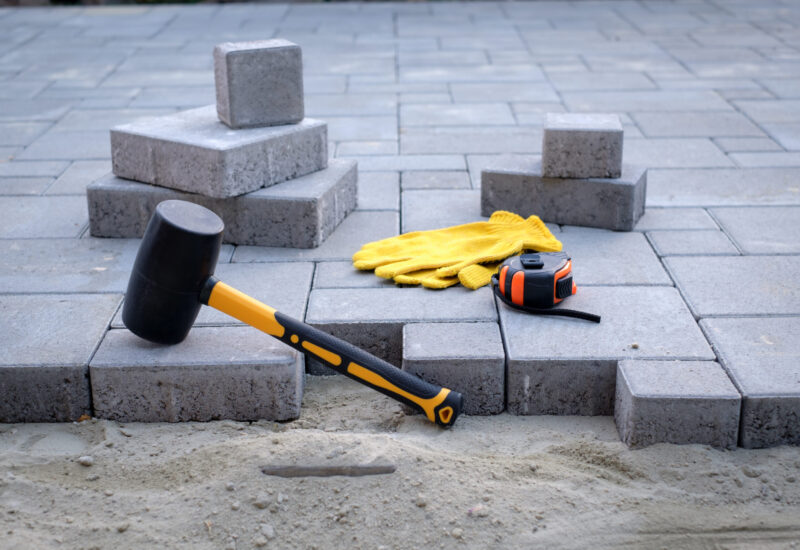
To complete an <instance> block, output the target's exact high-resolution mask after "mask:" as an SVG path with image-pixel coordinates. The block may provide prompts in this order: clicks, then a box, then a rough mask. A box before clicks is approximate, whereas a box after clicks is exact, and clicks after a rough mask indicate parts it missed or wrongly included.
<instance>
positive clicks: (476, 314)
mask: <svg viewBox="0 0 800 550" xmlns="http://www.w3.org/2000/svg"><path fill="white" fill-rule="evenodd" d="M342 304H347V307H346V308H344V307H342ZM496 319H497V311H496V310H495V307H494V300H493V298H492V294H491V291H490V289H489V288H488V287H484V288H480V289H478V290H468V289H466V288H463V287H455V288H448V289H447V290H445V291H435V290H430V289H427V288H422V287H391V288H388V287H385V288H359V289H354V288H323V289H314V290H312V291H311V296H310V297H309V299H308V310H307V312H306V319H305V320H306V322H307V323H308V324H310V325H313V326H315V327H317V328H319V329H321V330H324V331H326V332H329V333H330V334H333V335H334V336H337V337H339V338H342V339H344V340H346V341H348V342H350V343H351V344H353V345H355V346H359V347H361V348H364V349H366V350H367V351H369V352H370V353H372V354H373V355H376V356H378V357H380V358H381V359H383V360H385V361H388V362H389V363H392V364H393V365H396V366H400V364H401V362H402V359H403V345H402V339H403V326H404V325H406V324H408V323H424V322H437V323H441V322H479V321H485V322H492V321H496ZM308 363H309V364H310V365H307V368H308V370H309V372H312V373H314V374H318V373H321V372H324V371H323V370H322V369H321V368H320V366H319V364H317V365H314V364H313V363H315V362H313V361H309V362H308Z"/></svg>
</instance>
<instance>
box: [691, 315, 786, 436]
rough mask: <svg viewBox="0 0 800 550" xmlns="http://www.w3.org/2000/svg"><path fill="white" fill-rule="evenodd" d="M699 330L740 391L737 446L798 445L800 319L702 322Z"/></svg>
mask: <svg viewBox="0 0 800 550" xmlns="http://www.w3.org/2000/svg"><path fill="white" fill-rule="evenodd" d="M700 326H701V327H702V328H703V330H704V331H705V333H706V335H707V336H708V339H709V340H710V341H711V343H712V344H713V346H714V349H715V350H716V351H717V353H718V354H719V357H720V362H721V363H722V365H723V366H724V367H725V369H726V370H727V372H728V374H729V375H730V377H731V379H732V380H733V382H734V383H735V384H736V387H737V388H738V389H739V391H740V392H741V393H742V420H741V425H740V430H739V444H740V445H741V446H743V447H747V448H760V447H773V446H776V445H787V444H788V445H798V444H800V344H798V339H797V336H798V335H799V334H800V317H783V318H764V317H746V318H736V319H703V320H702V321H700Z"/></svg>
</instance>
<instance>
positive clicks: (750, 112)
mask: <svg viewBox="0 0 800 550" xmlns="http://www.w3.org/2000/svg"><path fill="white" fill-rule="evenodd" d="M735 104H736V107H738V108H739V109H741V111H742V112H743V113H745V114H746V115H747V116H749V117H750V118H752V119H753V120H755V121H756V122H757V123H759V124H763V123H765V122H800V99H765V100H757V99H753V100H749V99H743V100H740V101H736V102H735Z"/></svg>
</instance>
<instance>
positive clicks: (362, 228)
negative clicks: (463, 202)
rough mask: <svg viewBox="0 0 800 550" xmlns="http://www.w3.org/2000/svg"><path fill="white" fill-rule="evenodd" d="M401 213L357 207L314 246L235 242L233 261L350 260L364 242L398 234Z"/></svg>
mask: <svg viewBox="0 0 800 550" xmlns="http://www.w3.org/2000/svg"><path fill="white" fill-rule="evenodd" d="M399 227H400V215H399V213H398V212H392V211H386V210H384V211H362V210H356V211H355V212H353V213H352V214H350V215H349V216H348V217H347V218H345V220H344V221H343V222H342V223H341V224H339V227H337V228H336V231H334V232H333V234H332V235H331V236H330V237H329V238H328V239H327V240H326V241H325V242H324V243H322V244H321V245H320V246H318V247H317V248H309V249H295V248H275V247H255V246H238V247H236V252H235V254H234V261H235V262H286V261H288V262H298V261H333V260H349V259H350V258H351V257H352V256H353V254H355V253H356V251H358V249H359V248H361V245H363V244H364V243H368V242H372V241H377V240H380V239H385V238H387V237H392V236H394V235H397V232H398V230H399Z"/></svg>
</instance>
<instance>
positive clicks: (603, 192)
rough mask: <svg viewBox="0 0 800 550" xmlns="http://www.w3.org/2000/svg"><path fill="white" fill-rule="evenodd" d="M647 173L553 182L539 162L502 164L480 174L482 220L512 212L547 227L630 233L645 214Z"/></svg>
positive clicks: (634, 169)
mask: <svg viewBox="0 0 800 550" xmlns="http://www.w3.org/2000/svg"><path fill="white" fill-rule="evenodd" d="M646 192H647V169H646V168H643V167H640V166H632V165H627V164H626V165H623V167H622V174H621V177H619V178H616V179H612V178H587V179H566V178H548V177H545V176H544V175H543V174H542V164H541V162H539V161H537V160H536V159H535V157H513V158H511V157H509V158H501V159H498V161H497V162H496V164H495V165H492V166H489V167H487V168H486V169H484V170H483V172H482V173H481V214H482V215H483V216H490V215H491V214H492V213H493V212H495V211H496V210H509V211H511V212H515V213H517V214H519V215H520V216H526V217H527V216H531V215H537V216H539V217H540V218H542V220H544V221H545V222H550V223H557V224H563V225H580V226H586V227H599V228H603V229H612V230H615V231H630V230H632V229H633V228H634V226H635V225H636V222H637V221H638V220H639V218H641V217H642V214H644V206H645V195H646Z"/></svg>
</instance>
